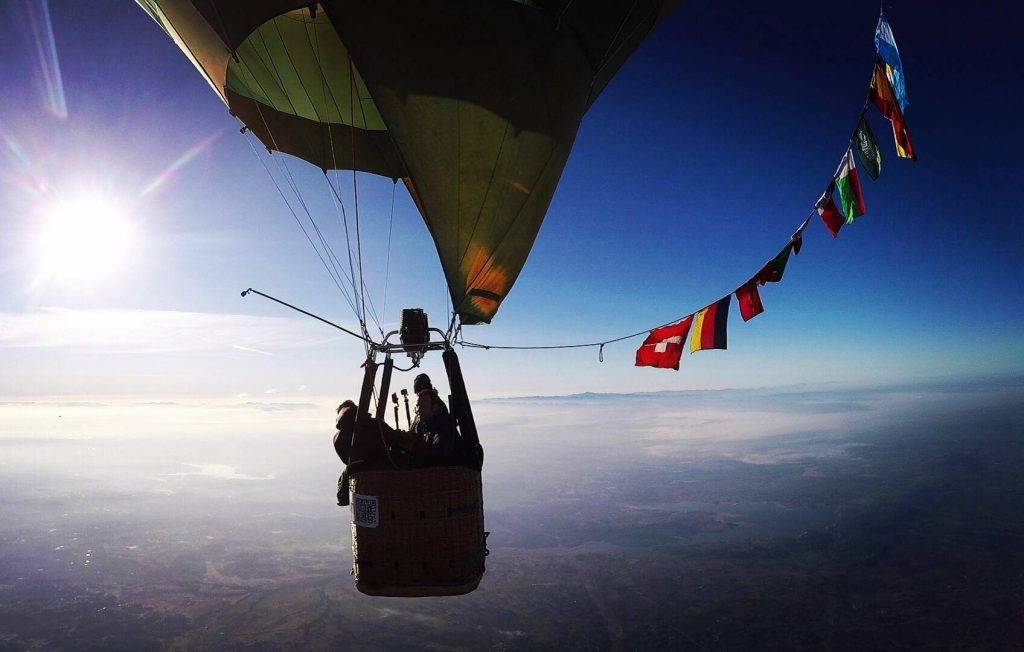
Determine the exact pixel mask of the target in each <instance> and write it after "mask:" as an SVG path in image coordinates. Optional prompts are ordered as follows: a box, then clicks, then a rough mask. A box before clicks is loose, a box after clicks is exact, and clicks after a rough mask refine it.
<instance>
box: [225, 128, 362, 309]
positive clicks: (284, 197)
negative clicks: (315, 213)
mask: <svg viewBox="0 0 1024 652" xmlns="http://www.w3.org/2000/svg"><path fill="white" fill-rule="evenodd" d="M245 142H246V143H248V145H249V149H250V150H252V153H253V156H255V157H256V159H257V160H258V161H259V162H260V164H261V165H262V166H263V169H264V170H266V172H267V176H269V177H270V180H271V182H272V183H273V184H274V188H276V189H277V192H278V194H279V195H281V199H282V200H283V201H284V204H285V206H286V207H287V208H288V212H290V213H291V215H292V218H293V219H294V220H295V223H296V224H297V225H298V227H299V230H300V231H302V235H304V236H305V237H306V241H307V242H308V243H309V246H310V247H312V248H313V251H314V252H315V253H316V255H317V258H319V259H320V264H321V265H323V267H324V270H325V271H326V272H327V275H328V276H330V277H331V281H333V282H334V285H335V286H337V288H338V290H339V291H340V292H341V296H343V297H344V298H345V301H346V302H347V303H348V305H349V307H350V308H352V310H353V311H355V306H354V305H353V303H352V300H351V299H350V298H349V296H348V293H347V292H345V289H344V287H342V285H341V284H340V283H339V280H338V278H336V277H335V276H334V273H333V272H332V271H331V268H330V266H329V265H328V264H327V261H326V260H324V257H323V255H322V254H321V253H320V249H319V248H318V247H317V246H316V244H315V243H314V242H313V239H312V238H311V237H310V235H309V232H308V231H306V227H305V226H303V224H302V220H300V219H299V216H298V214H297V213H296V212H295V209H294V208H293V207H292V204H291V202H290V201H288V197H287V195H285V193H284V190H282V188H281V185H280V184H279V183H278V182H277V178H276V177H275V176H274V174H273V172H271V171H270V168H269V167H268V166H267V164H266V162H265V161H264V160H263V158H262V157H261V156H260V155H259V152H257V151H256V147H255V146H254V145H253V144H252V140H251V139H250V138H249V136H248V130H246V134H245Z"/></svg>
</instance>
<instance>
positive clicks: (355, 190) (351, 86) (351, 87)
mask: <svg viewBox="0 0 1024 652" xmlns="http://www.w3.org/2000/svg"><path fill="white" fill-rule="evenodd" d="M355 86H356V83H355V70H354V68H353V66H352V57H349V59H348V91H349V92H348V104H349V116H350V120H349V122H350V123H351V130H350V136H351V139H352V199H353V205H354V206H355V211H356V256H357V259H358V266H359V297H360V303H361V304H362V306H363V322H364V323H365V322H366V284H365V283H364V282H363V242H362V238H361V236H360V232H359V182H358V180H357V175H356V109H355V94H356V91H355ZM377 327H378V328H380V323H379V322H378V324H377ZM364 330H365V326H364Z"/></svg>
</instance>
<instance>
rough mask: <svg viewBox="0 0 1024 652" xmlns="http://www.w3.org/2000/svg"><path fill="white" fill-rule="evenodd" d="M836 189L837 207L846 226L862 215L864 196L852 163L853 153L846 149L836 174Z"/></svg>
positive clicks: (855, 166)
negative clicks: (839, 208) (840, 209)
mask: <svg viewBox="0 0 1024 652" xmlns="http://www.w3.org/2000/svg"><path fill="white" fill-rule="evenodd" d="M836 188H838V189H839V205H840V206H841V207H842V209H843V215H844V216H845V217H846V223H847V224H853V220H854V219H856V218H858V217H860V216H861V215H863V214H864V211H865V210H866V209H865V207H864V195H863V194H861V191H860V177H859V176H858V175H857V165H856V164H855V163H854V162H853V151H851V150H849V149H847V150H846V155H845V156H844V157H843V162H842V163H840V164H839V171H838V172H836Z"/></svg>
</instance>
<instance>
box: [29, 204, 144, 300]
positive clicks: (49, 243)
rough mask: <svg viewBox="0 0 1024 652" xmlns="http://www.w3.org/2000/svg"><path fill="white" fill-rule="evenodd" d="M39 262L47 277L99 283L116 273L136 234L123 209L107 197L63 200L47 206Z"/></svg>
mask: <svg viewBox="0 0 1024 652" xmlns="http://www.w3.org/2000/svg"><path fill="white" fill-rule="evenodd" d="M42 218H43V222H42V230H41V231H40V233H39V251H38V255H39V262H40V263H41V265H42V271H43V273H44V274H45V275H46V276H47V277H59V278H63V279H72V280H82V281H86V280H97V279H100V278H103V277H106V276H108V275H110V274H111V273H112V272H114V271H116V270H117V269H118V268H119V267H120V266H121V264H122V263H123V262H124V259H125V257H126V256H127V254H128V252H129V251H130V249H131V246H132V240H133V237H132V236H133V234H132V228H131V224H130V223H129V222H128V220H127V218H126V217H125V215H124V213H123V212H122V210H121V209H120V207H119V206H118V205H117V204H116V202H114V201H113V200H111V199H109V198H106V197H97V196H86V197H78V198H75V199H70V200H60V201H56V202H54V203H53V204H51V205H49V206H47V207H45V209H44V210H43V212H42Z"/></svg>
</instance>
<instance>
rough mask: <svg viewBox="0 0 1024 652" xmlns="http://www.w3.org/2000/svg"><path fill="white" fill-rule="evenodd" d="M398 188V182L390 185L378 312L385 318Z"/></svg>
mask: <svg viewBox="0 0 1024 652" xmlns="http://www.w3.org/2000/svg"><path fill="white" fill-rule="evenodd" d="M397 188H398V182H397V181H396V182H394V183H393V184H391V211H390V215H389V216H388V253H387V260H386V261H385V263H384V298H383V300H382V301H381V305H380V312H381V314H382V315H384V316H385V317H386V316H387V314H388V313H387V308H388V283H389V282H390V280H391V233H392V231H393V230H394V226H395V191H396V190H397Z"/></svg>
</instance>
